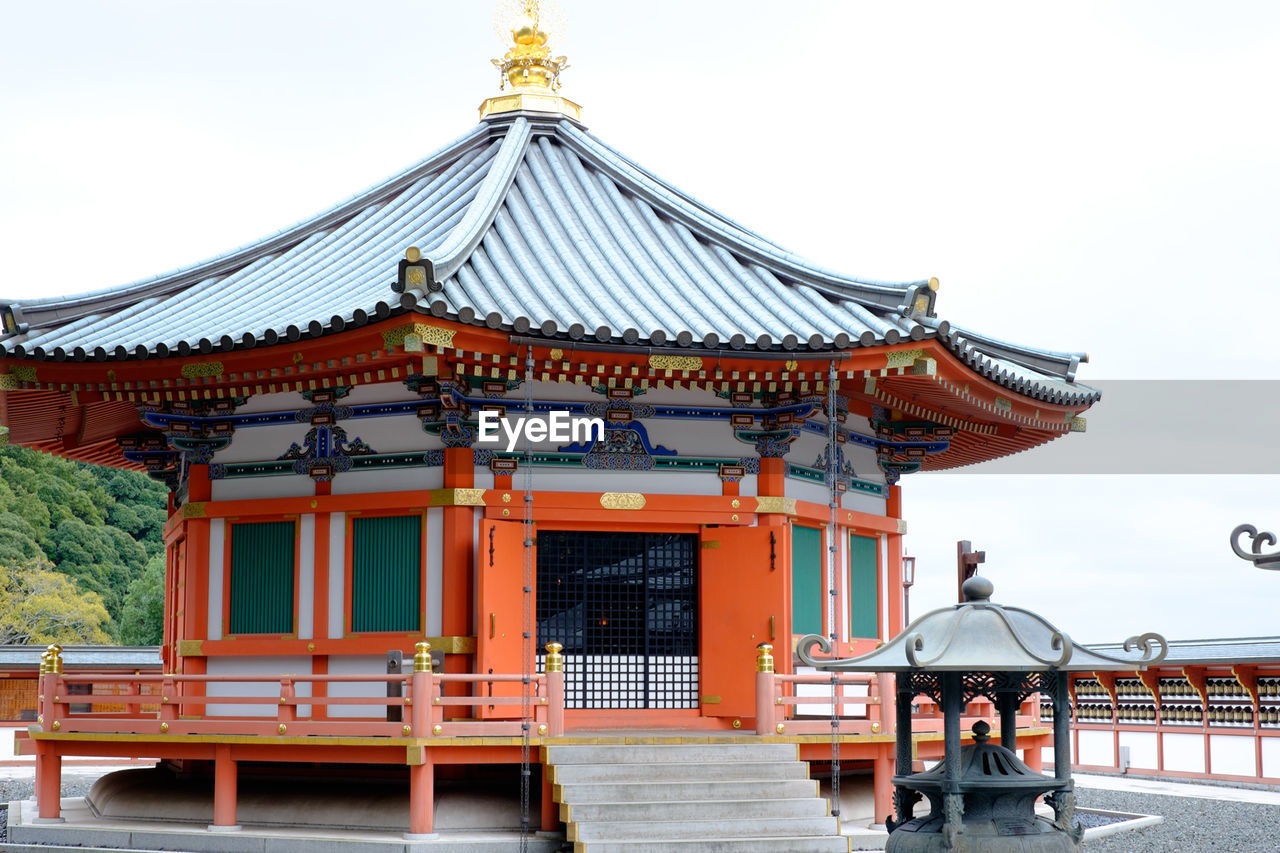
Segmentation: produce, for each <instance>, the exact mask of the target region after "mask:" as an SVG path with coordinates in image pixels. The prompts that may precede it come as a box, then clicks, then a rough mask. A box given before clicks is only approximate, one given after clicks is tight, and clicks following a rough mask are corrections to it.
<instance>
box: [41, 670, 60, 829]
mask: <svg viewBox="0 0 1280 853" xmlns="http://www.w3.org/2000/svg"><path fill="white" fill-rule="evenodd" d="M61 675H62V647H61V646H58V645H51V646H49V647H48V648H47V649H45V650H44V653H43V654H41V655H40V680H39V685H40V686H39V688H38V689H39V690H40V693H39V706H40V716H39V719H38V722H39V724H40V726H41V727H42V728H43V729H44V730H45V731H46V732H51V731H53V732H56V731H57V730H58V729H59V728H61V721H60V719H59V714H58V712H57V705H58V702H57V700H58V699H60V698H61V696H60V695H59V694H60V693H61V691H62V678H61ZM35 782H36V809H37V812H38V814H39V816H38V817H37V821H38V822H49V823H52V822H55V821H57V822H61V820H62V799H61V798H62V756H61V755H59V754H58V753H57V751H55V749H54V745H53V744H52V743H49V742H48V741H45V740H38V741H36V779H35Z"/></svg>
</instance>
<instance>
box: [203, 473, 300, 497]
mask: <svg viewBox="0 0 1280 853" xmlns="http://www.w3.org/2000/svg"><path fill="white" fill-rule="evenodd" d="M212 485H213V489H212V495H213V499H214V500H215V501H235V500H249V499H253V498H309V497H311V496H312V495H314V494H315V493H316V484H315V483H314V482H313V481H312V479H311V478H310V477H304V476H301V475H299V474H280V475H277V476H274V477H246V478H244V479H235V480H214V481H213V484H212Z"/></svg>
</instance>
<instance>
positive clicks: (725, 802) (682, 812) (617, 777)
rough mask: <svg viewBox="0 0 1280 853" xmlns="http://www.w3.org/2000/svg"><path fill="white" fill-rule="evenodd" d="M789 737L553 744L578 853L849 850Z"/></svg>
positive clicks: (552, 766)
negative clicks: (750, 740)
mask: <svg viewBox="0 0 1280 853" xmlns="http://www.w3.org/2000/svg"><path fill="white" fill-rule="evenodd" d="M798 755H799V754H798V748H797V746H796V745H795V744H789V743H758V744H757V743H669V744H661V743H660V744H584V745H567V744H566V745H549V746H546V747H544V759H545V761H546V763H547V767H548V772H549V773H550V774H551V782H552V785H553V795H554V797H555V801H556V802H557V803H559V804H560V819H561V820H563V821H564V822H565V835H566V838H567V840H569V841H571V842H573V844H574V851H575V853H623V851H626V853H695V851H696V853H784V851H794V853H848V851H849V840H848V839H847V838H844V837H842V836H841V835H840V826H839V821H838V819H837V818H834V817H831V816H830V815H829V813H828V812H829V810H828V807H827V801H826V800H825V799H823V798H821V797H819V796H818V783H817V781H815V780H813V779H810V778H809V765H808V764H806V763H805V762H803V761H800V760H799V757H798Z"/></svg>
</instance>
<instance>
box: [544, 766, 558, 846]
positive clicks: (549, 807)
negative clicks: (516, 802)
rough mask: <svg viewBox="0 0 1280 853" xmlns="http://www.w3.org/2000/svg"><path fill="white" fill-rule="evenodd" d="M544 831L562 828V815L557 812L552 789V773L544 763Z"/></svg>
mask: <svg viewBox="0 0 1280 853" xmlns="http://www.w3.org/2000/svg"><path fill="white" fill-rule="evenodd" d="M541 775H542V801H541V802H542V831H543V832H555V831H556V830H557V829H559V828H560V815H558V814H556V803H555V797H554V795H553V793H552V791H551V773H550V770H549V768H548V767H547V765H545V764H544V765H542V774H541Z"/></svg>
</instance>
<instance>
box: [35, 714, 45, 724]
mask: <svg viewBox="0 0 1280 853" xmlns="http://www.w3.org/2000/svg"><path fill="white" fill-rule="evenodd" d="M36 723H37V724H38V725H41V726H43V725H44V714H41V715H40V716H38V717H36Z"/></svg>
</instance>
